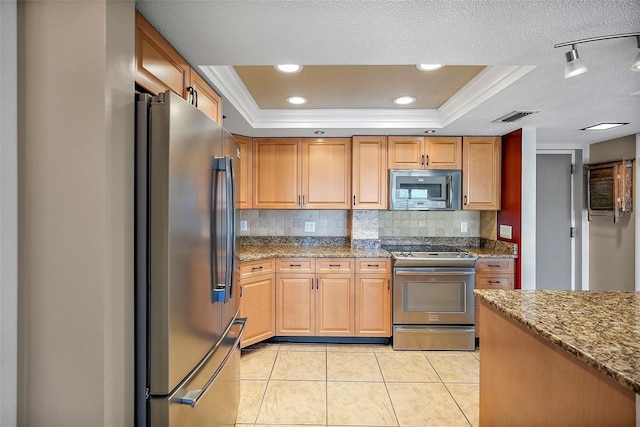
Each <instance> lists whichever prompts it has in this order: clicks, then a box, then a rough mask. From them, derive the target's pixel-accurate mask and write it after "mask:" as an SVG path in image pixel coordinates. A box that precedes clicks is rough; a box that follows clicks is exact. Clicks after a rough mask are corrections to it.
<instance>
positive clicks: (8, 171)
mask: <svg viewBox="0 0 640 427" xmlns="http://www.w3.org/2000/svg"><path fill="white" fill-rule="evenodd" d="M16 11H17V8H16V1H15V0H2V1H0V28H1V29H2V30H1V31H0V58H1V60H0V313H1V315H0V425H2V426H14V425H16V414H17V413H16V408H17V398H16V390H17V381H18V377H17V371H18V350H17V348H18V345H17V343H18V225H17V224H18V217H17V210H18V162H17V151H18V128H17V126H18V115H17V108H16V104H17V101H16V100H17V99H18V89H17V86H18V83H17V82H18V74H17V65H18V57H17V14H16Z"/></svg>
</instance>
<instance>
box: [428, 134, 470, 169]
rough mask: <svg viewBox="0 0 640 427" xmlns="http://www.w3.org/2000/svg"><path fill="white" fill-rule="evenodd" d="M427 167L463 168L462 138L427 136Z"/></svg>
mask: <svg viewBox="0 0 640 427" xmlns="http://www.w3.org/2000/svg"><path fill="white" fill-rule="evenodd" d="M424 141H425V144H424V145H425V163H426V165H425V169H462V138H461V137H459V136H453V137H445V136H438V137H425V139H424Z"/></svg>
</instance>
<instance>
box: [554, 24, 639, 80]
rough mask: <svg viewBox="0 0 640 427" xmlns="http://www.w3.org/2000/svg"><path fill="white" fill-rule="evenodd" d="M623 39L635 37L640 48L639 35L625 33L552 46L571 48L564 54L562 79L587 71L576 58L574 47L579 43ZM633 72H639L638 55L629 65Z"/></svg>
mask: <svg viewBox="0 0 640 427" xmlns="http://www.w3.org/2000/svg"><path fill="white" fill-rule="evenodd" d="M623 37H636V38H637V39H638V48H640V33H627V34H613V35H610V36H599V37H591V38H588V39H582V40H574V41H571V42H566V43H558V44H556V45H554V46H553V47H554V48H559V47H563V46H571V50H570V51H569V52H567V53H566V56H567V63H566V64H565V66H564V78H565V79H568V78H571V77H574V76H577V75H579V74H582V73H584V72H586V71H587V70H588V68H587V66H586V65H585V64H584V62H582V60H581V59H580V57H579V56H578V48H577V47H576V46H577V45H578V44H580V43H587V42H595V41H599V40H609V39H620V38H623ZM631 69H632V70H633V71H640V54H638V56H636V58H635V59H634V60H633V63H632V65H631Z"/></svg>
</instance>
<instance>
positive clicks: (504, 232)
mask: <svg viewBox="0 0 640 427" xmlns="http://www.w3.org/2000/svg"><path fill="white" fill-rule="evenodd" d="M500 237H502V238H503V239H511V226H510V225H501V226H500Z"/></svg>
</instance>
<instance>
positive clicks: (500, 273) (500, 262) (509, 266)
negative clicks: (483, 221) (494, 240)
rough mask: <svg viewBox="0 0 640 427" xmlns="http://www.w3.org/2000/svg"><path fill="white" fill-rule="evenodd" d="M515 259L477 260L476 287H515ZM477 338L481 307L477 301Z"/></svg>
mask: <svg viewBox="0 0 640 427" xmlns="http://www.w3.org/2000/svg"><path fill="white" fill-rule="evenodd" d="M514 272H515V259H513V258H480V259H478V260H477V261H476V285H475V289H513V288H514ZM475 317H476V320H475V323H476V326H475V329H476V338H480V307H479V303H478V302H477V301H476V303H475Z"/></svg>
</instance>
